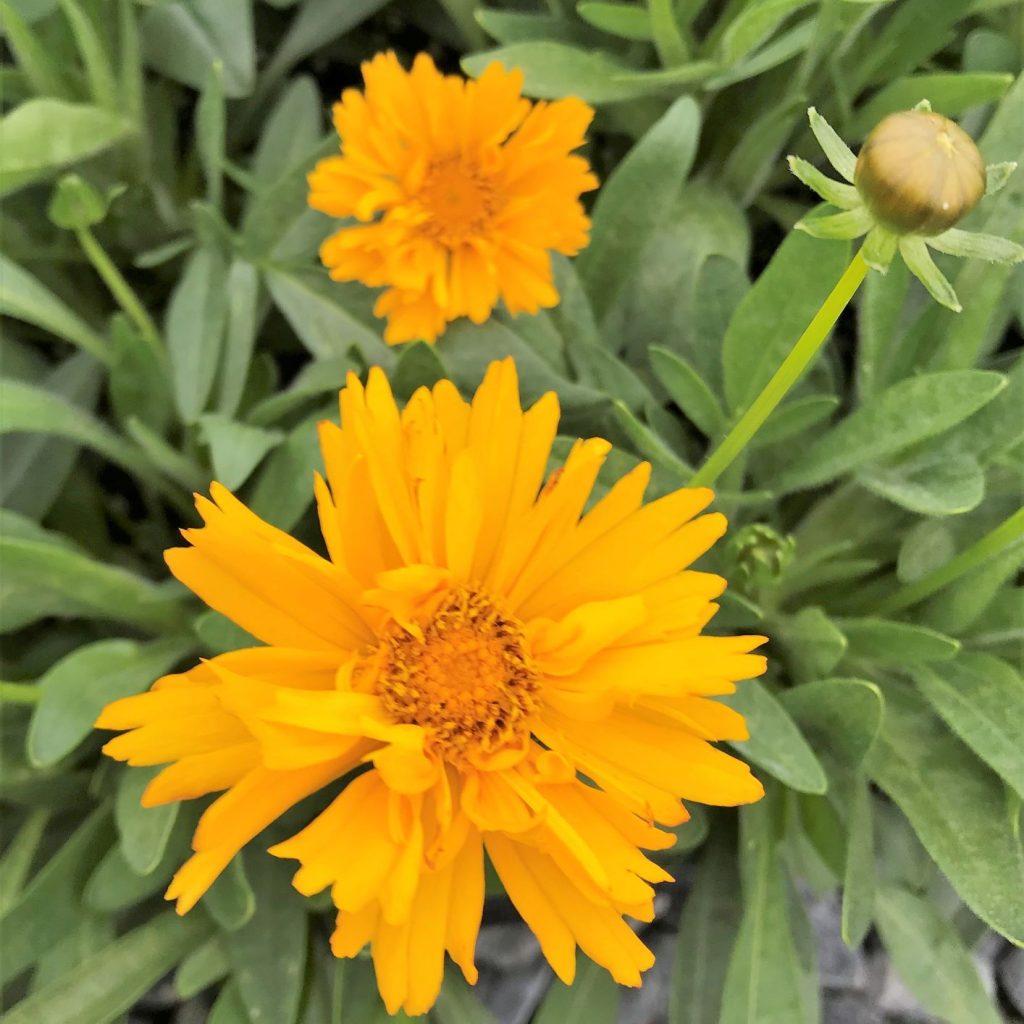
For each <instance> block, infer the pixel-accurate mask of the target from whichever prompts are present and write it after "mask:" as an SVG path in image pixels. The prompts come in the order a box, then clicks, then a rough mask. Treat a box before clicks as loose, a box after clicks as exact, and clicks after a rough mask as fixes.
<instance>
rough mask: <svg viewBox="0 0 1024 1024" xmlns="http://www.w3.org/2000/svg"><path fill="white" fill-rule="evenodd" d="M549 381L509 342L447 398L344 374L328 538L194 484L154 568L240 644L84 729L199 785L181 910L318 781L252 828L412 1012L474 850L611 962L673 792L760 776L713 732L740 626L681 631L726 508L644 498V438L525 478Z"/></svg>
mask: <svg viewBox="0 0 1024 1024" xmlns="http://www.w3.org/2000/svg"><path fill="white" fill-rule="evenodd" d="M558 418H559V408H558V401H557V399H556V397H555V395H554V394H547V395H545V396H544V397H543V398H541V399H540V400H539V401H538V402H537V403H536V404H535V405H534V406H533V407H532V408H531V409H530V410H529V411H527V412H523V411H522V408H521V406H520V400H519V392H518V382H517V377H516V371H515V367H514V365H513V363H512V362H511V360H506V361H504V362H500V363H494V364H492V365H491V367H490V369H489V370H488V372H487V375H486V377H485V379H484V381H483V383H482V385H481V387H480V388H479V390H478V391H477V393H476V396H475V397H474V399H473V400H472V402H471V403H469V402H466V401H464V400H463V399H462V398H461V397H460V396H459V394H458V392H457V391H456V389H455V387H454V386H453V385H452V384H451V383H450V382H448V381H441V382H439V383H438V384H437V385H436V386H435V387H434V388H433V389H432V390H428V389H426V388H421V389H420V390H419V391H417V392H416V393H415V394H414V395H413V397H412V399H411V400H410V401H409V403H408V404H407V405H406V407H405V409H404V410H403V411H401V412H400V411H399V410H398V408H397V407H396V404H395V401H394V399H393V397H392V394H391V390H390V388H389V385H388V382H387V379H386V377H385V376H384V374H383V373H382V372H381V371H380V370H379V369H373V370H371V371H370V375H369V381H368V383H367V385H366V386H365V387H364V386H363V385H362V384H361V383H360V382H359V380H358V379H357V378H356V377H355V376H350V377H349V379H348V383H347V386H346V388H345V390H344V391H342V393H341V426H340V427H339V426H337V425H335V424H333V423H324V424H323V425H322V427H321V435H320V437H321V446H322V449H323V455H324V461H325V465H326V480H325V479H322V478H320V477H319V476H318V477H317V478H316V481H315V493H316V502H317V508H318V511H319V517H320V524H321V528H322V532H323V537H324V542H325V546H326V550H327V552H328V557H326V558H325V557H322V556H321V555H319V554H317V553H316V552H315V551H313V550H311V549H310V548H308V547H306V546H304V545H303V544H300V543H299V542H298V541H297V540H295V539H293V538H292V537H290V536H289V535H287V534H285V533H283V532H281V531H280V530H278V529H276V528H274V527H273V526H270V525H269V524H267V523H266V522H264V521H263V520H262V519H260V518H258V517H257V516H256V515H255V514H254V513H253V512H251V511H249V509H247V508H246V507H245V506H244V505H242V504H241V503H240V502H239V501H238V500H237V499H235V498H234V497H233V496H232V495H231V494H230V493H229V492H228V491H227V490H225V489H224V488H223V487H220V486H218V485H217V484H214V485H213V486H212V488H211V493H212V499H213V500H212V501H210V500H207V499H206V498H202V497H200V498H199V499H198V509H199V512H200V514H201V515H202V518H203V520H204V522H205V525H204V526H203V527H202V528H201V529H196V530H186V531H185V533H184V535H185V538H186V539H187V540H188V541H189V542H190V544H191V547H187V548H175V549H172V550H171V551H169V552H168V553H167V562H168V564H169V566H170V567H171V570H172V571H173V572H174V574H175V575H176V576H177V577H178V579H179V580H181V581H182V582H183V583H184V584H185V585H186V586H188V587H190V588H191V589H192V590H194V591H195V592H196V593H197V594H198V595H199V596H200V597H201V598H202V599H203V600H204V601H206V602H207V603H208V604H209V605H211V606H212V607H213V608H216V609H217V610H218V611H220V612H222V613H223V614H225V615H227V616H230V617H231V618H232V619H233V620H234V621H235V622H236V623H238V625H240V626H241V627H243V628H244V629H246V630H248V631H249V632H250V633H252V634H253V635H254V636H256V637H257V638H259V640H261V641H262V642H263V643H264V644H265V646H261V647H253V648H249V649H245V650H239V651H235V652H233V653H228V654H223V655H220V656H218V657H215V658H211V659H210V660H208V661H204V662H202V663H201V664H200V665H198V666H196V667H195V668H192V669H190V670H189V671H187V672H184V673H182V674H180V675H171V676H167V677H165V678H163V679H161V680H159V681H158V682H157V683H156V684H154V686H153V688H152V690H151V691H149V692H147V693H144V694H141V695H139V696H134V697H128V698H127V699H124V700H119V701H116V702H115V703H113V704H111V705H110V706H109V707H108V708H107V709H106V710H105V711H104V712H103V714H102V715H101V716H100V719H99V721H98V722H97V725H98V726H99V727H101V728H106V729H118V730H128V731H127V732H125V733H123V735H121V736H118V737H116V738H114V739H112V740H111V741H110V742H109V743H107V744H106V746H105V747H104V750H105V751H106V753H107V754H109V755H110V756H111V757H114V758H117V759H119V760H122V761H127V762H128V763H129V764H132V765H159V764H167V765H168V767H166V768H164V769H163V771H161V772H160V773H159V774H158V775H157V776H156V777H155V778H154V779H153V781H152V782H151V783H150V785H149V788H148V789H147V790H146V793H145V795H144V798H143V802H144V803H145V804H146V805H154V804H160V803H165V802H168V801H174V800H188V799H194V798H196V797H201V796H203V795H205V794H208V793H212V792H216V791H220V790H225V791H226V792H225V793H224V794H223V795H222V796H220V797H219V798H218V799H217V800H215V801H214V802H213V803H212V804H211V805H210V807H209V808H208V809H207V810H206V811H205V812H204V814H203V816H202V818H201V819H200V821H199V824H198V827H197V829H196V833H195V839H194V843H193V846H194V849H195V853H194V854H193V856H192V858H191V859H190V860H189V861H188V862H187V863H186V864H185V865H184V866H183V867H182V868H181V870H180V871H178V873H177V874H176V875H175V877H174V879H173V881H172V883H171V886H170V888H169V889H168V892H167V895H168V897H169V898H176V899H177V901H178V910H179V912H182V913H183V912H185V911H187V910H188V909H189V908H190V907H192V906H193V905H194V904H195V903H196V901H197V900H198V899H199V898H200V897H201V896H202V895H203V893H204V892H206V890H207V889H208V888H209V886H210V885H211V883H212V882H213V880H214V879H215V878H216V877H217V875H218V874H219V873H220V872H221V871H222V870H223V869H224V868H225V866H226V865H227V864H228V863H229V861H230V860H231V858H232V857H234V856H235V854H236V853H237V852H238V850H239V849H240V848H241V847H242V846H243V845H245V844H246V843H248V842H249V841H250V840H252V839H253V838H254V837H255V836H256V835H257V834H259V833H260V832H261V831H262V830H263V829H264V828H266V827H267V826H268V825H270V824H271V823H272V822H273V821H274V820H275V819H276V818H278V817H279V816H280V815H281V814H282V813H283V812H284V811H286V810H287V809H288V808H290V807H291V806H292V805H293V804H295V803H296V802H298V801H299V800H301V799H303V798H304V797H306V796H308V795H310V794H312V793H314V792H315V791H318V790H320V789H323V788H324V787H329V791H330V793H331V794H335V793H336V795H335V796H334V799H333V802H332V803H330V805H329V806H328V807H327V808H326V810H324V811H323V812H322V813H320V814H319V815H318V816H317V817H315V818H314V819H313V820H312V822H311V823H310V824H309V825H308V826H307V827H306V828H304V829H302V831H300V832H299V833H298V834H297V835H295V836H293V837H292V838H290V839H287V840H286V841H284V842H281V843H278V844H277V845H276V846H274V847H272V848H271V850H270V852H271V853H272V854H274V855H275V856H278V857H287V858H294V859H295V860H297V861H299V863H300V865H301V866H300V868H299V870H298V873H297V874H296V875H295V879H294V884H295V887H296V888H297V889H298V890H299V891H300V892H302V893H305V894H314V893H317V892H320V891H321V890H323V889H325V888H326V887H328V886H329V887H331V894H332V896H333V900H334V903H335V905H336V906H337V909H338V917H337V929H336V931H335V932H334V935H333V938H332V948H333V950H334V952H335V953H336V954H337V955H338V956H342V957H351V956H354V955H356V954H357V953H358V952H359V951H360V950H361V949H362V948H363V947H364V946H365V945H366V944H367V943H369V944H370V945H371V947H372V952H373V958H374V964H375V967H376V973H377V978H378V983H379V987H380V991H381V994H382V996H383V998H384V1002H385V1004H386V1005H387V1007H388V1009H389V1010H391V1011H392V1012H394V1011H396V1010H397V1009H398V1008H399V1007H404V1009H405V1010H406V1011H407V1012H409V1013H413V1014H415V1013H422V1012H424V1011H426V1010H427V1009H428V1008H429V1007H430V1006H431V1004H432V1003H433V1002H434V999H435V998H436V996H437V993H438V990H439V987H440V985H441V978H442V971H443V961H444V954H445V951H446V950H447V951H448V953H449V954H450V955H451V957H452V959H453V960H454V961H455V962H456V963H457V964H458V965H459V966H460V967H461V968H462V971H463V973H464V974H465V976H466V978H467V979H468V980H469V981H470V982H473V981H475V980H476V977H477V971H476V967H475V966H474V961H473V957H474V946H475V941H476V936H477V931H478V928H479V925H480V918H481V913H482V907H483V898H484V851H486V853H487V855H488V857H489V858H490V860H491V862H492V863H493V865H494V868H495V869H496V871H497V873H498V875H499V876H500V878H501V880H502V882H503V883H504V886H505V888H506V890H507V892H508V895H509V898H510V899H511V901H512V903H513V904H514V905H515V906H516V907H517V908H518V910H519V912H520V913H521V914H522V916H523V918H524V919H525V921H526V922H527V924H528V925H529V926H530V927H531V928H532V929H533V931H534V932H535V933H536V934H537V937H538V939H539V940H540V944H541V948H542V949H543V951H544V954H545V956H546V957H547V959H548V961H549V962H550V963H551V966H552V968H553V969H554V971H555V973H556V974H557V975H558V976H559V977H560V978H561V979H562V980H563V981H565V982H567V983H568V982H571V981H572V978H573V973H574V969H575V951H576V947H577V946H579V947H580V948H581V949H582V950H583V951H584V952H585V953H586V954H587V955H588V956H590V957H591V958H592V959H593V960H595V961H596V962H597V963H599V964H602V965H603V966H604V967H606V968H607V969H608V970H609V971H610V972H611V974H612V975H613V977H614V978H615V980H616V981H618V982H620V983H622V984H625V985H637V984H639V982H640V974H641V972H642V971H644V970H646V969H647V968H649V967H650V966H651V964H652V963H653V960H654V957H653V955H652V954H651V953H650V951H649V950H648V949H647V948H646V947H645V946H644V944H643V942H642V941H641V940H640V939H639V938H638V937H637V935H636V934H635V933H634V931H633V930H632V929H631V928H630V927H629V926H628V925H627V924H626V923H625V922H624V920H623V915H628V916H630V917H633V918H637V919H639V920H650V919H651V918H652V915H653V905H652V899H653V889H652V883H655V882H659V881H662V880H668V879H669V877H670V876H669V875H668V874H667V873H666V871H665V870H664V869H663V868H662V867H660V866H658V865H657V864H655V863H654V862H652V861H651V860H649V859H648V858H647V857H646V856H645V855H644V853H643V852H642V850H645V849H646V850H652V849H653V850H657V849H663V848H666V847H668V846H670V845H672V842H673V839H674V837H673V836H672V835H671V834H670V833H668V832H666V831H663V830H662V829H659V828H658V827H656V826H657V825H659V824H660V825H665V826H674V825H678V824H680V823H681V822H683V821H685V820H686V818H687V817H688V814H687V811H686V808H685V806H684V803H683V801H684V800H691V801H700V802H703V803H708V804H721V805H734V804H742V803H747V802H750V801H754V800H757V799H758V798H759V797H760V796H761V795H762V792H763V790H762V787H761V784H760V783H759V782H758V781H757V779H756V778H754V776H753V775H752V774H751V773H750V770H749V769H748V767H747V766H746V764H744V763H743V762H742V761H739V760H737V759H735V758H733V757H731V756H729V755H728V754H726V753H724V752H723V751H722V750H719V749H718V748H716V747H715V746H713V745H712V744H713V742H714V741H716V740H722V739H734V740H738V739H743V738H745V737H746V736H747V730H746V726H745V723H744V720H743V718H742V716H741V715H739V714H738V713H737V712H736V711H734V710H732V709H731V708H729V707H726V706H725V705H724V704H722V703H719V702H717V701H715V700H714V699H713V698H714V697H715V695H717V694H724V693H729V692H732V691H733V690H734V688H735V685H734V684H735V682H736V681H738V680H742V679H747V678H750V677H753V676H756V675H758V674H760V673H761V672H762V671H763V669H764V659H763V658H762V657H760V656H758V655H755V654H752V653H751V651H752V650H754V649H755V648H756V647H757V646H758V645H760V644H761V643H762V642H763V639H764V638H763V637H757V636H738V637H733V636H704V635H702V629H703V627H704V626H705V625H706V624H707V623H708V621H709V620H710V619H711V617H712V616H713V615H714V614H715V611H716V609H717V605H716V604H715V598H716V597H718V595H720V594H721V593H722V591H723V589H724V587H725V581H724V580H723V579H721V578H720V577H718V576H715V575H711V574H708V573H704V572H698V571H695V570H693V569H691V568H689V566H690V565H691V563H692V562H693V561H694V560H695V559H696V558H698V557H699V556H700V555H701V554H702V553H703V552H705V551H706V550H707V549H708V548H709V547H710V546H711V545H712V544H714V542H715V541H716V539H717V538H719V537H720V536H721V535H722V533H723V532H724V530H725V520H724V518H723V517H722V516H721V515H720V514H718V513H712V514H706V515H700V514H699V513H700V512H701V511H702V510H703V509H704V508H705V507H706V506H707V505H708V503H709V502H710V500H711V498H712V494H711V491H709V490H706V489H683V490H679V491H676V492H675V493H673V494H669V495H668V496H666V497H662V498H660V499H658V500H657V501H653V502H651V503H649V504H646V505H645V504H644V503H643V495H644V490H645V487H646V484H647V481H648V477H649V474H650V468H649V466H647V465H646V464H643V465H640V466H638V467H637V468H636V469H634V470H633V471H632V472H630V473H628V474H627V475H626V476H624V477H623V478H622V479H620V480H619V481H618V483H616V484H615V486H613V487H612V488H611V489H610V490H609V491H608V492H607V493H606V494H605V495H604V496H603V497H602V498H601V499H600V500H599V501H597V502H596V503H595V504H594V505H593V507H591V508H590V509H589V510H588V511H584V510H585V508H586V505H587V502H588V499H589V496H590V493H591V490H592V488H593V487H594V483H595V480H596V477H597V473H598V471H599V470H600V468H601V465H602V463H603V462H604V460H605V457H606V455H607V454H608V451H609V448H610V446H609V444H608V443H607V442H606V441H603V440H600V439H597V438H591V439H590V440H581V441H579V442H577V443H576V445H575V446H574V447H573V449H572V451H571V452H570V454H569V456H568V458H567V459H566V461H565V464H564V465H563V466H562V467H561V468H559V469H556V470H555V471H554V472H553V473H552V474H551V475H550V476H548V477H547V480H546V481H545V473H546V467H547V464H548V458H549V454H550V449H551V445H552V441H553V439H554V437H555V431H556V427H557V424H558Z"/></svg>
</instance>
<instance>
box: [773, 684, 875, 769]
mask: <svg viewBox="0 0 1024 1024" xmlns="http://www.w3.org/2000/svg"><path fill="white" fill-rule="evenodd" d="M780 700H781V701H782V705H783V707H785V709H786V710H787V711H788V712H789V713H790V715H792V716H793V719H794V720H795V721H796V723H797V724H798V725H799V726H800V729H801V730H802V731H803V733H804V734H805V735H806V736H807V737H808V738H809V739H810V740H811V742H812V743H813V744H814V746H815V747H816V748H817V749H818V750H819V751H821V752H822V753H827V754H828V755H830V756H831V757H834V758H835V759H837V760H838V761H840V762H841V763H842V764H843V765H844V766H845V767H846V768H848V769H849V770H851V771H856V770H857V769H858V768H860V766H861V763H862V762H863V761H864V758H865V757H866V756H867V754H868V751H870V750H871V748H872V746H873V745H874V743H875V739H876V737H877V736H878V732H879V729H880V728H881V726H882V715H883V711H884V704H883V700H882V693H881V691H880V690H879V689H878V687H877V686H875V684H874V683H868V682H865V681H864V680H862V679H821V680H819V681H818V682H814V683H806V684H804V685H803V686H795V687H793V688H791V689H789V690H786V691H785V692H784V693H783V694H782V696H781V698H780Z"/></svg>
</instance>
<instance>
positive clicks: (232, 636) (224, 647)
mask: <svg viewBox="0 0 1024 1024" xmlns="http://www.w3.org/2000/svg"><path fill="white" fill-rule="evenodd" d="M192 630H193V632H194V633H195V634H196V636H197V637H199V639H200V640H201V641H202V643H203V646H204V647H206V649H207V650H208V651H209V652H210V653H211V654H223V653H224V652H225V651H236V650H238V649H239V648H241V647H258V646H259V641H258V640H257V639H256V638H255V637H254V636H252V634H251V633H247V632H246V631H245V630H244V629H242V627H241V626H236V625H235V623H233V622H232V621H231V620H230V619H229V618H228V617H227V616H226V615H221V613H220V612H215V611H214V610H213V609H212V608H208V609H207V610H206V611H205V612H202V613H200V614H199V615H197V616H196V618H195V621H194V622H193V623H192Z"/></svg>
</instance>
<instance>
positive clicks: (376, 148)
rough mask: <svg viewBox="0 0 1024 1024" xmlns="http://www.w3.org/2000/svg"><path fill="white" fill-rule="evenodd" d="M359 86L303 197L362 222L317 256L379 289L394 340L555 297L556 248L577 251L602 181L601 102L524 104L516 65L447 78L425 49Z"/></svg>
mask: <svg viewBox="0 0 1024 1024" xmlns="http://www.w3.org/2000/svg"><path fill="white" fill-rule="evenodd" d="M363 79H364V81H365V83H366V89H365V92H360V91H359V90H358V89H347V90H346V91H345V92H344V94H343V95H342V97H341V102H340V103H338V104H336V105H335V107H334V124H335V127H336V128H337V130H338V134H339V136H341V156H334V157H329V158H327V159H326V160H322V161H321V162H320V163H319V164H317V166H316V168H315V169H314V171H313V172H312V174H310V176H309V186H310V194H309V204H310V206H312V207H314V208H315V209H317V210H322V211H323V212H324V213H327V214H330V215H331V216H332V217H346V218H355V220H356V221H359V222H361V224H353V225H349V226H345V227H342V228H341V230H340V231H338V232H336V233H335V234H334V235H332V236H331V237H330V238H328V239H327V241H326V242H324V244H323V245H322V246H321V249H320V257H321V259H322V260H323V262H324V264H325V266H327V267H328V268H330V273H331V277H333V278H335V279H336V280H338V281H362V282H363V283H364V284H367V285H370V286H372V287H382V288H384V289H385V290H384V291H383V292H382V294H381V296H380V298H379V299H378V300H377V304H376V307H375V309H374V312H375V313H376V314H377V316H380V317H387V318H388V326H387V329H386V331H385V333H384V337H385V340H386V341H388V342H389V343H390V344H398V343H400V342H403V341H415V340H420V339H422V340H425V341H430V342H432V341H434V340H435V339H436V338H437V336H438V335H439V334H440V333H441V332H442V331H444V329H445V326H446V324H447V323H448V322H449V321H451V320H455V319H456V318H458V317H463V316H466V317H469V318H470V319H471V320H473V321H474V322H475V323H483V321H485V320H486V319H487V318H488V317H489V316H490V314H491V311H492V310H493V309H494V307H495V306H496V305H497V303H498V301H499V299H500V300H501V301H503V302H504V303H505V307H506V308H507V309H508V311H509V312H510V313H513V314H514V313H520V312H526V313H536V312H537V311H538V310H539V309H541V308H542V307H549V306H554V305H555V304H556V303H557V302H558V293H557V292H556V291H555V288H554V285H553V283H552V276H551V259H550V252H551V251H555V252H560V253H564V254H566V255H573V254H575V253H577V252H579V250H580V249H582V248H583V246H585V245H586V244H587V231H588V229H589V227H590V221H589V220H588V219H587V216H586V214H585V213H584V211H583V207H582V205H581V204H580V201H579V197H580V193H582V192H586V191H588V190H590V189H593V188H596V187H597V179H596V178H595V177H594V175H593V174H592V173H591V172H590V168H589V166H588V164H587V161H586V160H585V159H584V158H583V157H581V156H576V155H573V154H572V151H573V150H574V149H576V148H577V147H578V146H581V145H582V144H583V141H584V136H585V133H586V130H587V126H588V125H589V124H590V120H591V118H592V117H593V113H594V112H593V110H592V109H591V108H590V107H588V106H587V104H586V103H584V102H583V101H582V100H579V99H573V98H569V99H562V100H557V101H556V102H554V103H530V101H529V100H526V99H523V97H522V95H521V91H522V85H523V76H522V73H521V72H520V71H506V70H505V69H504V68H503V67H502V66H501V65H500V64H491V65H489V66H488V68H487V69H486V70H485V71H484V73H483V74H482V75H481V76H480V78H479V79H477V80H476V81H466V80H464V79H462V78H461V77H459V76H456V75H442V74H441V73H440V72H439V71H438V70H437V68H436V67H435V66H434V62H433V61H432V60H431V59H430V57H429V56H427V55H426V54H420V55H419V56H418V57H417V58H416V59H415V61H414V62H413V65H412V69H411V70H410V71H406V70H405V69H404V68H403V67H402V66H401V64H399V62H398V58H397V57H396V56H395V55H394V54H393V53H382V54H378V55H377V56H376V57H374V58H373V60H371V61H368V62H367V63H365V64H364V65H363Z"/></svg>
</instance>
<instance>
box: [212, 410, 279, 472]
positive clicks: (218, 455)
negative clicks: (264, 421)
mask: <svg viewBox="0 0 1024 1024" xmlns="http://www.w3.org/2000/svg"><path fill="white" fill-rule="evenodd" d="M199 428H200V430H201V431H202V436H203V439H204V440H205V442H206V443H207V444H208V445H209V446H210V458H211V461H212V462H213V472H214V476H216V478H217V480H218V481H220V483H222V484H223V485H224V486H225V487H226V488H227V489H228V490H229V491H234V490H237V489H238V488H239V487H241V486H242V484H244V483H245V481H246V480H248V479H249V477H250V476H251V475H252V473H253V470H255V469H256V467H257V466H258V465H259V464H260V463H261V462H262V461H263V458H264V456H265V455H266V454H267V453H268V452H270V451H272V450H273V449H274V448H276V447H277V446H278V445H279V444H280V443H281V441H282V439H283V438H284V434H282V433H281V431H280V430H264V429H263V428H262V427H251V426H249V425H248V424H247V423H238V422H237V421H235V420H233V419H231V418H230V417H228V416H224V415H222V414H221V413H213V412H211V413H205V414H204V415H202V416H200V417H199Z"/></svg>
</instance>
